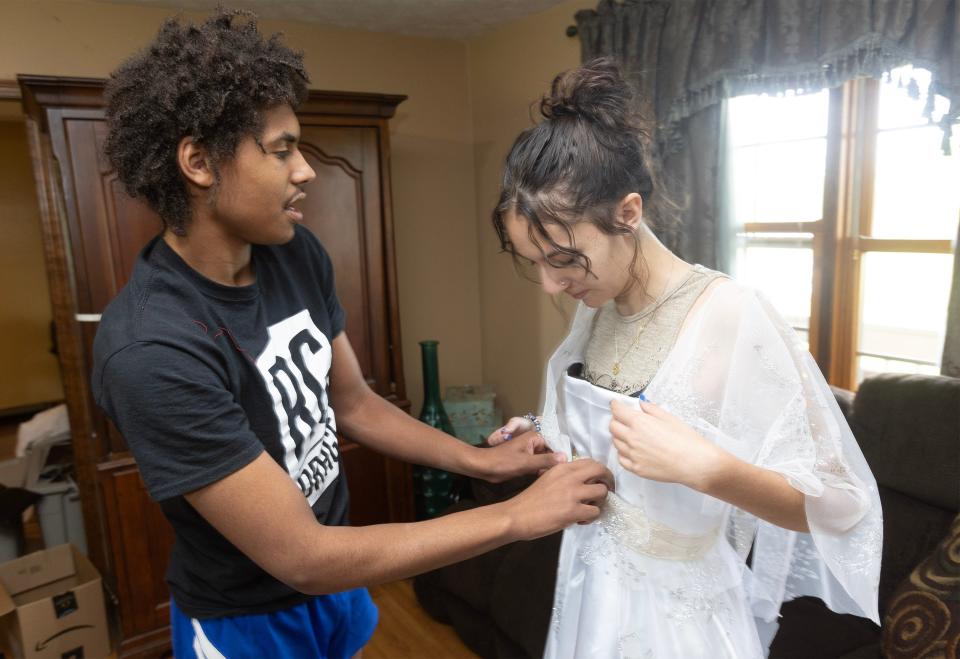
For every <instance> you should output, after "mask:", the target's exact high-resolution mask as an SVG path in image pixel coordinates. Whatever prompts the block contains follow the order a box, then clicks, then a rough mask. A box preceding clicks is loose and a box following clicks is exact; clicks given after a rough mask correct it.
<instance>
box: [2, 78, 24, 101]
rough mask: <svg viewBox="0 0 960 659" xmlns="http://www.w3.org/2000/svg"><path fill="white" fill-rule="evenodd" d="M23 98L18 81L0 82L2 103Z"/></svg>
mask: <svg viewBox="0 0 960 659" xmlns="http://www.w3.org/2000/svg"><path fill="white" fill-rule="evenodd" d="M21 97H22V94H21V93H20V85H18V84H17V81H16V80H0V101H19V100H20V98H21Z"/></svg>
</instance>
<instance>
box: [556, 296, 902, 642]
mask: <svg viewBox="0 0 960 659" xmlns="http://www.w3.org/2000/svg"><path fill="white" fill-rule="evenodd" d="M705 295H706V296H707V297H706V298H704V300H703V303H702V304H701V305H700V307H699V308H697V309H695V310H694V311H693V312H692V314H693V315H692V316H691V317H690V318H689V319H688V321H687V323H686V325H685V327H684V328H683V330H682V332H681V334H680V336H679V337H678V339H677V342H676V344H675V345H674V347H673V349H672V351H671V352H670V353H669V355H668V357H667V359H666V360H665V362H664V363H663V365H662V366H661V368H660V370H659V371H658V373H657V374H656V376H655V377H654V379H653V380H652V381H651V382H650V384H649V386H648V387H647V389H646V390H645V392H644V393H645V395H646V397H647V398H648V399H649V400H650V401H651V402H653V403H656V404H657V405H659V406H661V407H662V408H664V409H665V410H667V411H668V412H670V413H672V414H674V415H676V416H678V417H680V418H681V419H683V420H684V421H685V422H687V423H688V424H690V425H691V426H692V427H694V428H696V429H697V430H698V431H699V432H700V433H701V434H702V435H703V436H704V437H706V438H707V439H709V440H710V441H713V442H715V443H717V444H718V445H720V446H721V447H723V448H724V449H726V450H727V451H729V452H730V453H733V454H734V455H736V456H737V457H739V458H741V459H743V460H746V461H749V462H751V463H754V464H756V465H759V466H762V467H764V468H767V469H770V470H773V471H776V472H778V473H780V474H782V475H783V476H785V477H786V478H787V480H788V482H789V483H790V484H791V485H792V486H793V487H795V488H797V489H798V490H800V491H801V492H803V493H804V494H805V495H806V514H807V520H808V523H809V526H810V529H811V532H810V533H796V532H793V531H788V530H786V529H782V528H780V527H777V526H774V525H772V524H770V523H767V522H765V521H763V520H758V519H757V518H755V517H754V516H752V515H749V514H747V513H745V512H743V511H741V510H739V509H737V508H734V507H733V506H731V505H730V504H728V503H726V502H723V501H720V500H718V499H714V498H712V497H709V496H705V495H702V494H700V493H698V492H695V491H693V490H691V489H688V488H686V487H684V486H681V485H677V484H673V483H658V482H654V481H648V480H645V479H642V478H639V477H637V476H636V475H634V474H632V473H630V472H627V471H626V470H624V469H623V468H622V467H621V466H620V465H619V463H618V462H617V459H616V451H615V450H614V449H613V447H612V442H611V439H610V433H609V428H608V424H609V409H608V407H609V399H610V398H611V397H618V396H619V395H618V394H612V393H610V392H607V393H603V390H600V389H599V388H597V387H593V385H589V383H585V382H583V381H574V379H573V378H570V377H569V376H568V375H566V369H567V367H568V366H569V365H571V364H573V363H577V362H582V361H583V357H584V351H585V346H586V343H587V341H588V339H589V337H590V328H591V325H592V321H593V317H594V315H595V313H596V311H595V310H591V309H589V308H587V307H585V306H584V305H582V304H581V305H580V307H579V308H578V310H577V314H576V317H575V318H574V321H573V324H572V327H571V330H570V333H569V334H568V335H567V337H566V339H564V341H563V342H562V343H561V345H560V346H559V348H558V349H557V350H556V352H555V353H554V355H553V356H552V357H551V358H550V360H549V362H548V365H547V375H546V384H545V394H544V406H543V410H544V412H543V434H544V436H545V437H546V438H547V441H548V443H549V444H550V445H551V447H552V448H553V449H554V450H558V451H563V452H565V453H566V454H567V455H568V456H569V455H571V453H572V451H573V449H576V453H577V454H579V455H584V454H585V455H589V456H590V457H593V458H594V459H597V460H598V461H600V462H604V463H606V464H607V466H608V467H609V468H610V469H611V471H613V473H614V476H615V478H616V482H617V493H616V495H611V499H609V500H608V505H606V506H605V511H604V515H603V517H602V519H601V521H599V522H597V523H594V524H590V525H586V526H577V527H574V528H572V529H568V530H567V531H565V532H564V540H563V545H562V549H561V557H560V565H559V567H558V579H557V587H556V595H555V601H554V610H553V618H552V621H551V630H550V634H549V637H548V643H547V650H546V656H548V657H566V656H570V657H574V656H575V657H592V656H595V657H612V656H621V657H627V656H630V657H633V656H640V657H660V656H725V655H730V656H737V657H744V656H762V654H763V652H764V651H765V648H766V647H767V646H768V645H769V641H770V639H771V638H772V634H773V632H774V631H775V629H776V619H777V617H778V612H779V609H780V605H781V603H782V602H784V601H788V600H790V599H792V598H794V597H799V596H802V595H813V596H816V597H819V598H820V599H822V600H823V601H824V602H825V603H826V604H827V605H828V606H829V607H830V608H831V609H832V610H834V611H837V612H840V613H852V614H855V615H859V616H864V617H867V618H870V619H872V620H873V621H874V622H879V616H878V610H877V590H878V583H879V577H880V555H881V545H882V533H883V526H882V516H881V509H880V499H879V496H878V493H877V487H876V481H875V479H874V478H873V475H872V473H871V472H870V469H869V467H868V466H867V464H866V461H865V460H864V458H863V454H862V453H861V451H860V448H859V446H858V445H857V442H856V440H855V439H854V437H853V434H852V433H851V431H850V429H849V427H848V426H847V423H846V420H845V419H844V417H843V414H842V413H841V411H840V409H839V407H838V405H837V403H836V400H835V399H834V396H833V394H832V392H831V391H830V388H829V386H828V385H827V383H826V381H825V380H824V378H823V376H822V375H821V373H820V371H819V369H818V367H817V365H816V363H815V362H814V361H813V359H812V357H811V356H810V355H809V353H808V352H807V351H806V349H805V348H804V347H803V345H802V344H801V343H800V341H799V339H798V337H797V336H796V334H795V333H794V331H793V330H792V329H791V328H790V327H789V326H787V325H786V324H785V323H784V322H783V320H782V319H781V318H780V316H779V315H778V314H777V313H776V312H775V311H774V310H773V308H772V307H771V306H770V304H769V303H768V302H767V301H766V300H765V299H763V298H762V297H761V296H760V295H759V294H758V293H756V292H755V291H752V290H750V289H747V288H745V287H743V286H742V285H740V284H738V283H736V282H734V281H724V282H723V283H721V284H719V285H716V286H714V287H713V288H711V289H709V290H708V291H707V292H706V293H705ZM605 408H607V409H605ZM711 533H713V534H715V537H716V541H715V542H714V541H712V540H711ZM665 542H666V545H665V544H664V543H665ZM671 543H673V544H671ZM677 543H679V544H677ZM684 543H686V545H684ZM691 543H692V544H691ZM698 543H699V544H698ZM678 546H679V547H681V549H680V550H679V551H680V554H679V555H676V554H677V550H676V547H678ZM683 546H686V549H683V548H682V547H683ZM657 547H674V549H673V550H670V551H672V552H673V554H674V555H671V554H670V551H668V552H667V554H665V556H666V558H664V555H660V554H658V550H657ZM751 548H752V550H753V557H752V562H751V566H750V567H748V566H747V565H746V563H745V559H746V558H747V555H748V553H749V552H750V550H751ZM684 551H686V552H688V553H689V556H688V557H687V558H688V559H689V560H683V558H684V554H683V552H684Z"/></svg>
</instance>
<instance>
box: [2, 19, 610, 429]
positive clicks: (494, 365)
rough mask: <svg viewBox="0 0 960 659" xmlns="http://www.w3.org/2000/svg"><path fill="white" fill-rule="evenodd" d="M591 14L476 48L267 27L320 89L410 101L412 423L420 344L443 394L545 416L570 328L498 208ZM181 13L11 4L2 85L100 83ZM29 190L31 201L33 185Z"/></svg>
mask: <svg viewBox="0 0 960 659" xmlns="http://www.w3.org/2000/svg"><path fill="white" fill-rule="evenodd" d="M594 4H595V3H593V2H592V0H575V1H574V0H570V1H568V2H565V3H563V4H561V5H558V6H557V7H555V8H553V9H550V10H548V11H545V12H542V13H539V14H536V15H533V16H530V17H528V18H525V19H523V20H520V21H516V22H514V23H511V24H508V25H505V26H502V27H500V28H499V29H496V30H494V31H492V32H489V33H487V34H485V35H483V36H480V37H477V38H474V39H471V40H469V41H467V42H460V41H453V40H442V39H418V38H409V37H400V36H393V35H384V34H376V33H367V32H358V31H349V30H339V29H334V28H328V27H323V26H317V25H307V24H297V23H283V22H276V21H268V20H264V21H262V23H261V26H262V29H263V30H264V31H269V32H272V31H283V32H284V33H285V34H286V40H287V42H288V43H290V44H291V45H293V46H295V47H297V48H300V49H302V50H303V51H304V52H305V56H306V64H307V69H308V71H309V72H310V76H311V78H312V86H313V87H315V88H321V89H342V90H352V91H372V92H384V93H399V94H407V95H408V96H409V97H410V98H409V99H408V100H407V101H406V102H404V103H403V104H402V105H401V106H400V107H399V109H398V112H397V116H396V117H395V118H394V119H393V120H392V121H391V141H392V148H393V164H392V172H393V182H394V187H393V191H394V204H393V206H394V215H395V220H396V248H397V262H398V271H399V273H398V274H399V281H400V308H401V331H402V333H403V356H404V362H405V374H406V383H407V391H408V394H409V397H410V398H411V400H412V401H413V408H412V409H413V411H414V412H417V411H418V410H419V407H420V401H421V393H422V392H421V387H422V384H421V374H420V362H419V348H418V346H417V341H419V340H421V339H425V338H436V339H438V340H439V341H440V342H441V345H440V366H441V384H442V386H446V385H447V384H458V383H467V382H480V381H484V382H489V383H491V384H493V385H495V387H496V388H497V390H498V392H499V394H500V401H501V404H502V405H503V406H504V408H505V410H506V411H507V412H508V413H510V412H523V411H526V410H527V409H534V408H535V407H536V405H537V399H538V396H539V393H540V386H541V376H542V367H543V363H544V360H545V358H546V356H547V355H548V354H549V352H550V351H551V350H552V348H553V347H554V346H555V344H556V343H557V341H559V339H560V338H561V337H562V334H563V331H564V329H565V326H566V320H565V319H564V317H563V316H562V315H561V314H560V313H559V312H558V311H557V309H556V307H555V306H554V304H553V302H552V301H551V300H550V299H549V298H548V297H546V296H545V295H543V294H542V293H541V292H540V290H539V289H538V288H537V286H535V285H534V284H531V283H529V282H526V281H523V280H521V279H520V278H519V277H518V276H517V275H516V274H515V273H514V271H513V268H512V265H511V263H510V259H509V258H508V257H506V256H504V255H500V254H498V246H497V244H496V239H495V236H494V233H493V231H492V228H491V226H490V219H489V218H490V210H491V208H492V206H493V204H494V202H495V200H496V195H497V187H498V184H499V175H500V168H501V165H502V162H503V159H504V157H505V155H506V153H507V151H508V149H509V147H510V145H511V143H512V142H513V139H514V138H515V137H516V135H517V134H518V133H519V132H520V131H521V130H522V129H524V128H525V127H527V126H529V125H530V114H529V108H530V104H531V103H532V102H534V101H535V100H536V99H537V98H538V97H539V95H540V94H542V93H543V92H544V91H545V90H546V89H547V88H548V86H549V83H550V80H551V79H552V78H553V76H554V75H555V74H556V73H558V72H559V71H561V70H563V69H566V68H569V67H572V66H575V65H576V64H577V62H578V61H579V41H578V40H577V39H576V38H569V37H566V36H565V35H564V30H565V29H566V27H567V26H568V25H570V24H571V23H572V22H573V15H574V13H575V12H576V11H577V10H578V9H582V8H589V7H592V6H593V5H594ZM172 13H173V12H172V11H170V10H166V9H158V8H150V7H138V6H126V5H117V4H103V3H93V2H84V1H70V2H63V1H51V0H30V1H23V0H5V1H4V2H3V3H0V79H11V78H13V77H14V76H15V75H16V74H17V73H36V74H47V75H66V76H105V75H107V74H108V73H109V72H110V71H111V70H112V69H113V68H114V67H115V66H116V65H117V63H118V62H119V61H120V60H121V59H122V58H123V57H125V56H126V55H128V54H129V53H131V52H133V51H135V50H136V49H138V48H140V47H142V46H143V45H144V44H146V43H147V42H148V41H149V40H150V39H151V38H152V36H153V35H154V34H155V32H156V29H157V27H158V25H159V24H160V22H161V21H162V20H163V19H164V18H165V17H166V16H169V15H171V14H172ZM21 164H22V163H21ZM20 189H21V190H30V191H31V192H30V194H32V183H27V184H26V185H25V186H23V187H22V188H20ZM18 203H20V202H18ZM23 203H26V202H25V201H23ZM5 233H6V231H5ZM33 240H34V242H37V241H38V237H37V236H34V238H33ZM34 249H35V250H39V244H38V243H37V244H35V245H34ZM28 251H29V250H28ZM31 258H32V259H33V260H34V261H36V259H38V258H39V253H38V252H36V251H34V253H33V256H32V257H31ZM42 285H43V286H45V282H44V283H43V284H42ZM43 299H44V300H45V299H46V298H45V296H44V297H43Z"/></svg>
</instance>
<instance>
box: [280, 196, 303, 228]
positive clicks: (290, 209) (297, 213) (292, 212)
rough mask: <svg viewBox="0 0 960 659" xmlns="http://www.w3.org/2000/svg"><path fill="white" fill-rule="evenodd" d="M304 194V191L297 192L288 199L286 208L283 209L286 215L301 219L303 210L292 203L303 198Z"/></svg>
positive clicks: (298, 220) (297, 219)
mask: <svg viewBox="0 0 960 659" xmlns="http://www.w3.org/2000/svg"><path fill="white" fill-rule="evenodd" d="M306 196H307V194H306V193H305V192H298V193H297V194H295V195H293V196H292V197H291V198H290V201H288V202H287V206H286V208H284V209H283V210H284V211H285V212H286V213H287V215H289V216H290V217H292V218H293V219H294V220H296V221H297V222H300V221H301V220H303V211H301V210H300V209H299V208H294V206H293V205H294V204H296V203H297V202H299V201H301V200H302V199H304V198H305V197H306Z"/></svg>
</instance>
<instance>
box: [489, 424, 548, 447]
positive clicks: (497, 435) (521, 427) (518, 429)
mask: <svg viewBox="0 0 960 659" xmlns="http://www.w3.org/2000/svg"><path fill="white" fill-rule="evenodd" d="M533 430H535V428H534V426H533V421H531V420H530V419H528V418H526V417H522V416H514V417H510V420H509V421H507V422H506V424H504V426H503V427H502V428H500V429H499V430H494V431H493V432H492V433H490V436H489V437H487V444H489V445H490V446H496V445H497V444H502V443H504V442H506V441H508V440H511V439H513V438H514V437H517V436H519V435H523V434H525V433H528V432H532V431H533ZM538 436H539V433H538ZM540 440H541V441H542V442H543V448H544V449H546V450H549V449H547V448H546V445H547V443H546V442H545V441H543V437H540Z"/></svg>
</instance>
